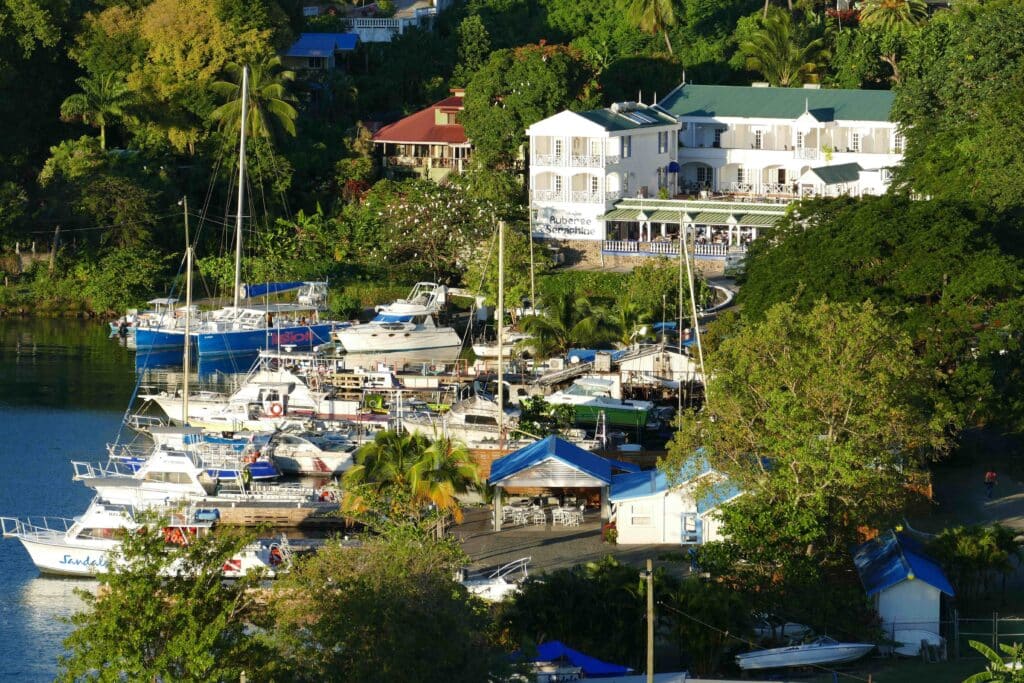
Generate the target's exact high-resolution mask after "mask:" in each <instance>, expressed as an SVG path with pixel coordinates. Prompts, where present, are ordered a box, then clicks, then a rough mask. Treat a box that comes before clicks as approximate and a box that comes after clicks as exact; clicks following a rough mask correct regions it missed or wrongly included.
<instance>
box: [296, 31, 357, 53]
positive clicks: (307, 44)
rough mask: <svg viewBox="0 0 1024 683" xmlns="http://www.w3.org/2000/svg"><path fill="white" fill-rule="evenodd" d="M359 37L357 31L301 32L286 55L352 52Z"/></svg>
mask: <svg viewBox="0 0 1024 683" xmlns="http://www.w3.org/2000/svg"><path fill="white" fill-rule="evenodd" d="M358 39H359V36H358V34H355V33H300V34H299V39H298V40H296V41H295V43H293V44H292V46H291V47H290V48H288V51H287V52H285V53H284V56H285V57H330V56H331V55H333V54H334V53H335V52H352V51H353V50H355V49H356V42H357V40H358Z"/></svg>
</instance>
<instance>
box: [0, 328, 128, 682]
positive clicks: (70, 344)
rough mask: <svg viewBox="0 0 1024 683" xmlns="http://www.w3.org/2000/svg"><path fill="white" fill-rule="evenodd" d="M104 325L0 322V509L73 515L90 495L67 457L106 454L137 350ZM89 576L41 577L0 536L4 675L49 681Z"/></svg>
mask: <svg viewBox="0 0 1024 683" xmlns="http://www.w3.org/2000/svg"><path fill="white" fill-rule="evenodd" d="M106 332H107V330H106V323H99V322H84V321H78V320H39V321H23V320H4V319H0V427H2V429H3V440H2V441H0V515H6V516H9V517H26V516H32V517H36V516H52V517H72V516H75V515H78V514H81V513H82V512H83V511H84V510H85V508H86V506H87V505H88V503H89V500H90V498H91V496H90V495H89V493H88V492H87V491H86V489H85V487H84V486H82V485H81V484H79V483H76V482H73V481H72V480H71V475H72V469H71V464H70V461H71V460H72V459H75V460H92V461H99V460H102V459H105V450H104V446H105V444H106V443H107V442H108V441H113V440H114V437H115V436H116V434H117V430H118V426H119V424H120V422H121V416H122V414H123V413H124V411H125V409H126V407H127V405H128V400H129V398H130V397H131V394H132V389H133V388H134V386H135V359H134V356H133V354H132V353H131V352H130V351H129V350H127V349H125V348H123V347H121V346H119V345H118V344H117V343H116V342H113V341H109V340H108V339H107V338H106ZM94 586H95V583H94V582H91V581H82V580H65V579H51V578H42V577H40V576H39V574H38V572H37V571H36V568H35V566H33V564H32V562H31V561H30V560H29V557H28V554H27V553H26V552H25V550H24V548H22V547H21V544H20V543H19V542H18V541H16V540H13V539H5V540H2V541H0V680H3V681H17V682H20V681H48V680H52V679H53V677H54V675H55V674H56V672H57V657H58V655H60V654H61V652H63V648H62V646H61V641H62V640H63V638H64V637H65V636H66V635H67V634H68V632H69V630H70V629H69V627H68V625H67V624H64V623H63V622H62V621H61V618H62V617H66V616H70V615H71V614H73V613H74V611H75V610H76V608H77V607H78V605H79V604H80V603H79V600H78V599H77V598H76V596H75V595H74V589H75V588H76V587H77V588H92V587H94Z"/></svg>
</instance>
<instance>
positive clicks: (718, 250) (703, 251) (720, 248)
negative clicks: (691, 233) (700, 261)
mask: <svg viewBox="0 0 1024 683" xmlns="http://www.w3.org/2000/svg"><path fill="white" fill-rule="evenodd" d="M693 253H695V254H698V255H701V256H725V255H726V254H728V253H729V246H728V245H726V244H695V245H694V248H693Z"/></svg>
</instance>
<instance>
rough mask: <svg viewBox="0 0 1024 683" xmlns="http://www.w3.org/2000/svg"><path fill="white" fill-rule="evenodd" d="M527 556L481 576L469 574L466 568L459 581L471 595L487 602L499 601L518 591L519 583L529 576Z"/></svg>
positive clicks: (528, 559)
mask: <svg viewBox="0 0 1024 683" xmlns="http://www.w3.org/2000/svg"><path fill="white" fill-rule="evenodd" d="M530 559H531V558H529V557H521V558H519V559H518V560H514V561H512V562H509V563H508V564H506V565H503V566H501V567H499V568H498V569H496V570H495V571H493V572H491V573H490V574H486V575H483V576H475V577H474V576H469V574H468V572H467V571H466V570H462V571H461V572H460V575H459V577H458V578H459V583H461V584H462V585H463V586H465V587H466V590H468V591H469V592H470V594H472V595H476V596H478V597H480V598H483V599H484V600H486V601H488V602H501V601H502V600H504V599H505V598H506V597H508V596H510V595H515V594H516V593H518V592H519V590H520V588H521V584H522V582H523V581H525V580H526V579H527V578H528V577H529V572H528V570H527V566H528V565H529V564H530Z"/></svg>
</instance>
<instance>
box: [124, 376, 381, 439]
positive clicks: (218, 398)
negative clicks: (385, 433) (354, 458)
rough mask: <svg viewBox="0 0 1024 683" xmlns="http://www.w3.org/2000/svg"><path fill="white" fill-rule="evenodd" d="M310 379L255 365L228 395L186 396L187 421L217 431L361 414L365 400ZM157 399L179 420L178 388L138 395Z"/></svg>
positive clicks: (274, 426)
mask: <svg viewBox="0 0 1024 683" xmlns="http://www.w3.org/2000/svg"><path fill="white" fill-rule="evenodd" d="M318 381H319V380H318V379H317V378H316V375H312V376H311V379H310V380H309V382H310V383H307V380H305V379H303V378H302V377H300V376H299V375H297V374H296V373H294V372H291V371H289V370H286V369H278V370H264V369H259V368H258V369H257V370H255V371H254V372H253V373H252V374H251V375H250V376H249V378H248V379H247V380H246V382H245V383H244V384H243V385H242V386H241V387H240V388H239V389H238V390H237V391H235V392H234V393H232V394H230V395H227V396H225V395H223V394H209V393H197V394H194V395H193V394H190V395H189V400H188V422H189V424H190V425H192V426H198V427H203V428H205V429H209V430H212V431H218V432H225V431H227V432H237V431H243V430H250V431H273V430H275V429H278V428H280V427H282V426H283V425H284V424H286V423H289V422H294V421H295V420H300V421H302V420H310V419H317V420H347V419H356V418H358V416H359V414H360V405H361V401H360V400H359V399H354V398H338V397H337V396H336V394H335V393H334V392H333V390H332V388H331V387H328V386H321V385H320V384H319V383H318V384H317V388H315V389H314V388H313V386H312V385H311V383H312V382H318ZM139 398H140V399H141V400H142V401H144V402H145V401H150V402H152V403H155V404H156V405H157V406H159V407H160V409H161V410H162V411H163V412H164V413H165V414H166V415H167V416H168V418H170V420H171V421H172V422H177V421H180V420H181V416H182V405H183V400H182V396H181V393H180V392H179V391H175V392H168V391H161V392H157V393H152V394H142V395H140V396H139Z"/></svg>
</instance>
